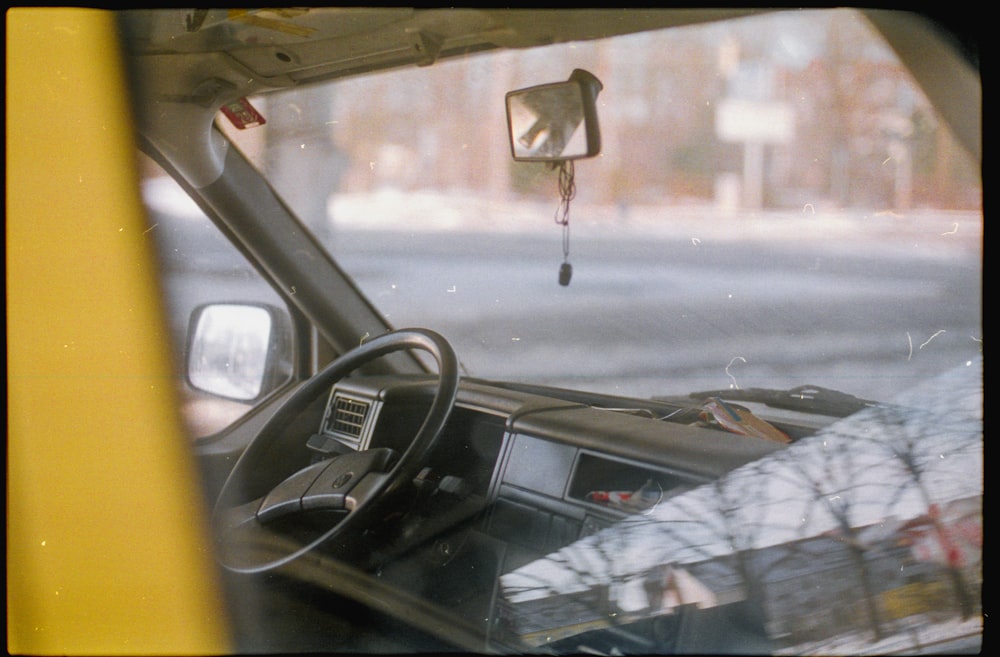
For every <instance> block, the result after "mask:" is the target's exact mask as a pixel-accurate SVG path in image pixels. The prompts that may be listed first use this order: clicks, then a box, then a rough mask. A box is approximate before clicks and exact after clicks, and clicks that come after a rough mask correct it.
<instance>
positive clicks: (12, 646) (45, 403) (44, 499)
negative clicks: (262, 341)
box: [6, 8, 230, 655]
mask: <svg viewBox="0 0 1000 657" xmlns="http://www.w3.org/2000/svg"><path fill="white" fill-rule="evenodd" d="M6 20H7V41H6V43H7V53H6V54H7V60H6V61H7V89H6V91H7V93H6V99H7V144H6V146H7V149H6V158H7V162H6V172H7V195H6V213H7V224H6V230H7V235H6V237H7V242H6V248H7V340H8V363H7V368H8V369H7V377H8V378H7V384H8V388H7V404H8V406H7V409H8V426H7V431H8V452H7V458H8V461H7V541H8V542H7V636H8V639H7V641H8V643H7V649H8V652H10V653H14V654H33V655H37V654H60V655H65V654H69V655H78V654H102V655H114V654H158V655H165V654H218V653H224V652H228V651H230V643H229V637H228V631H227V627H228V625H227V622H226V617H225V613H224V605H223V602H222V595H221V591H220V587H219V582H218V573H217V571H216V570H215V566H214V562H213V559H212V556H211V554H210V552H209V550H208V545H209V543H208V540H207V539H208V532H207V526H206V516H207V514H206V512H205V509H204V508H203V502H202V499H201V497H200V494H199V491H198V488H197V475H196V473H195V470H194V467H193V466H194V464H193V458H192V455H191V454H190V453H189V452H188V451H187V447H188V443H187V441H186V440H185V437H184V435H183V430H182V428H181V424H180V420H179V417H178V412H177V404H176V403H175V398H174V382H173V379H172V374H171V372H172V368H171V366H170V360H169V359H170V354H169V352H168V349H169V347H168V340H167V334H166V330H165V327H166V323H165V321H164V318H163V316H162V312H161V309H160V307H159V303H158V301H159V293H158V287H157V282H156V271H155V264H154V259H153V252H152V245H151V244H150V242H149V240H150V236H149V235H148V234H147V233H146V226H145V223H144V219H143V215H142V206H141V201H140V196H139V191H138V184H137V181H138V177H137V172H136V168H135V164H136V162H135V152H136V151H135V145H134V141H133V136H132V133H131V123H130V110H129V107H128V103H127V100H126V95H125V86H124V78H123V72H122V68H121V63H120V58H119V56H118V44H117V41H116V39H115V32H114V20H113V16H112V15H111V14H110V13H108V12H106V11H100V10H92V9H82V8H72V9H71V8H14V9H10V10H8V12H7V14H6Z"/></svg>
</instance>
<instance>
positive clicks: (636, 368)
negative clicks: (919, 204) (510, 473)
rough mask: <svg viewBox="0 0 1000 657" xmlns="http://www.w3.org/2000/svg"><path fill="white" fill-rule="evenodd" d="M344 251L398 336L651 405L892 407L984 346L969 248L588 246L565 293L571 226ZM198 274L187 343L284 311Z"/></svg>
mask: <svg viewBox="0 0 1000 657" xmlns="http://www.w3.org/2000/svg"><path fill="white" fill-rule="evenodd" d="M334 237H335V240H336V241H335V242H334V252H335V254H336V256H337V257H339V258H342V260H343V264H344V266H345V268H346V269H347V270H348V271H350V272H352V274H353V275H354V276H355V278H356V280H357V281H358V284H359V285H360V287H361V288H362V290H364V291H365V292H366V293H367V294H368V295H369V297H370V298H371V299H372V300H373V302H374V303H375V304H376V305H377V306H378V307H380V308H381V309H383V311H384V312H385V314H386V316H387V317H388V319H389V321H390V322H391V323H392V324H393V325H395V326H404V325H407V326H413V325H419V326H427V327H430V328H434V329H436V330H438V331H440V332H442V333H443V334H444V335H446V336H447V337H448V338H449V339H451V340H452V341H453V343H454V344H455V346H456V350H457V351H458V353H459V357H460V359H461V360H462V362H463V364H464V365H465V367H466V368H467V370H468V371H469V372H470V373H472V374H476V375H484V376H492V377H498V378H502V377H518V378H520V379H522V380H528V381H532V382H545V383H554V384H557V385H568V386H581V387H588V388H592V389H602V390H606V391H609V392H615V393H619V394H634V395H641V396H649V395H659V394H680V393H684V392H689V391H692V390H700V389H706V388H722V387H728V386H730V385H738V386H739V387H743V388H746V387H755V386H759V387H778V388H787V387H792V386H795V385H801V384H804V383H811V384H816V385H825V386H828V387H833V388H838V389H842V390H845V391H848V392H851V393H854V394H858V395H861V396H865V397H869V398H875V399H888V398H891V396H892V395H893V394H895V392H897V391H900V390H902V389H905V388H907V387H909V386H910V385H911V384H912V383H915V382H917V381H919V380H920V379H922V378H923V377H925V376H927V375H929V374H931V373H933V372H937V371H941V370H943V369H945V368H947V367H949V366H952V365H957V364H959V363H961V362H962V361H963V360H964V359H967V358H969V357H970V356H971V355H973V354H975V353H978V352H979V351H980V348H981V342H980V340H981V337H982V334H981V325H982V318H981V300H982V286H981V280H980V278H981V269H982V268H981V260H980V258H981V256H980V254H979V252H978V251H976V250H975V249H970V248H965V249H952V250H950V251H947V253H948V254H950V255H949V256H948V257H941V254H940V253H939V252H937V251H935V250H934V249H930V248H928V247H927V246H926V245H925V244H922V243H920V242H919V241H914V240H911V239H909V238H902V239H896V240H895V241H883V242H881V243H880V244H874V245H873V244H872V243H870V242H863V241H862V240H861V239H859V238H854V240H853V241H851V240H844V239H843V238H838V239H827V238H824V236H822V235H815V236H813V238H812V239H806V240H805V241H804V243H803V242H802V241H800V242H797V243H795V244H794V245H793V243H792V242H791V241H790V240H788V239H785V240H739V241H734V240H717V239H712V238H711V237H710V236H709V237H706V238H705V239H700V240H699V239H692V238H691V237H690V236H689V235H687V234H685V233H683V232H679V233H678V234H677V235H670V234H663V233H648V232H643V231H638V232H636V231H632V232H629V231H624V232H623V231H601V230H591V231H588V230H578V231H577V232H576V233H574V235H573V236H572V242H571V254H570V260H571V261H572V263H573V266H574V276H573V280H572V283H571V284H570V286H569V287H561V286H559V285H558V284H557V282H556V279H557V270H558V267H559V265H560V263H561V262H562V245H561V241H560V235H559V232H558V227H555V226H552V227H551V230H548V231H536V232H533V233H531V234H527V235H525V234H507V233H496V232H494V233H475V232H468V233H466V234H464V235H463V236H461V237H460V238H456V237H449V238H448V241H447V242H443V241H442V240H441V237H440V234H438V233H435V232H423V233H413V232H410V231H405V230H382V231H369V232H364V231H361V232H347V231H340V232H338V233H336V234H335V236H334ZM446 252H451V253H452V257H451V259H447V260H446V259H445V258H444V255H445V253H446ZM456 252H457V254H458V256H457V257H454V254H455V253H456ZM875 254H880V255H879V256H878V257H875ZM887 255H888V256H889V257H887ZM198 262H199V263H201V264H199V265H198V266H202V264H204V263H205V262H209V263H214V267H213V270H212V271H213V273H210V274H208V275H205V276H203V277H202V279H200V280H198V281H197V282H196V281H194V280H193V279H192V278H191V277H190V275H189V274H185V273H183V272H177V271H174V272H173V273H172V274H171V276H170V279H169V282H168V287H169V291H170V297H171V298H172V299H174V300H175V302H176V305H177V308H178V310H177V311H175V313H174V316H173V322H172V330H173V331H174V333H175V334H183V332H184V330H185V323H186V319H185V318H186V316H187V314H188V313H189V309H190V308H191V307H193V306H194V305H195V304H197V303H203V302H207V301H212V300H237V299H242V300H250V299H256V300H266V299H268V298H273V297H271V295H270V294H269V293H268V292H267V290H264V289H262V288H261V287H260V286H259V285H257V284H254V283H253V282H252V281H251V280H250V279H249V278H247V277H246V276H243V275H242V274H240V273H239V272H238V271H237V270H234V269H232V268H227V267H225V266H220V263H225V262H226V261H225V259H222V260H219V259H217V258H216V259H213V258H211V257H208V258H205V257H202V258H200V259H199V260H198ZM237 269H238V268H237Z"/></svg>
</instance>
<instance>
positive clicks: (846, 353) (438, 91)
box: [233, 11, 982, 400]
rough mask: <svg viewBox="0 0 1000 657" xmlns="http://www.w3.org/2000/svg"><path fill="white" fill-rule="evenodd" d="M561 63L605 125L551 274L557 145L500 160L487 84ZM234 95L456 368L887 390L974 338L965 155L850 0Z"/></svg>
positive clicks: (378, 296) (266, 156)
mask: <svg viewBox="0 0 1000 657" xmlns="http://www.w3.org/2000/svg"><path fill="white" fill-rule="evenodd" d="M574 68H586V69H588V70H591V71H593V72H594V73H595V74H596V75H597V76H598V77H599V78H600V79H601V80H602V81H603V82H604V84H605V87H606V88H605V90H604V91H603V92H602V94H601V97H600V102H599V104H598V105H599V107H598V110H599V113H600V123H601V131H602V135H603V142H604V145H603V148H602V154H601V156H600V157H598V158H594V159H591V160H585V161H583V162H580V163H579V166H578V167H577V168H576V186H577V197H576V199H575V200H574V205H573V237H572V239H573V255H574V260H573V264H574V279H573V285H572V286H571V287H569V288H564V287H561V286H559V285H558V284H557V281H556V277H555V274H554V272H556V270H557V267H558V264H559V263H560V262H561V261H562V246H561V240H562V235H561V231H560V229H559V227H558V226H556V225H554V222H553V215H554V212H555V210H556V208H557V206H558V201H559V198H558V190H557V180H556V177H555V176H556V173H555V172H554V171H552V170H550V169H547V168H545V166H544V165H541V164H533V163H514V162H511V159H510V150H509V143H508V141H507V135H506V131H505V125H506V120H505V116H504V112H505V108H504V95H505V94H506V92H507V91H509V90H511V89H519V88H524V87H527V86H532V85H535V84H539V83H544V82H548V81H551V80H561V79H566V76H567V74H568V72H569V71H571V70H573V69H574ZM445 99H447V102H445ZM254 104H255V105H256V106H257V107H258V108H259V109H260V110H261V111H262V112H263V113H264V114H265V115H266V116H267V121H268V122H267V124H266V125H265V126H263V127H262V128H259V129H256V130H247V131H243V132H241V133H239V134H235V135H234V137H235V138H236V139H237V140H238V143H239V145H240V147H241V148H242V149H243V150H244V151H245V152H246V153H248V155H249V156H250V157H251V158H252V159H253V160H254V161H255V162H256V163H257V164H258V165H259V166H260V167H261V168H262V169H263V170H264V171H265V172H266V173H267V174H268V175H269V177H270V178H271V179H272V180H273V181H274V184H275V186H276V189H277V190H278V191H279V193H281V194H282V195H283V196H284V197H285V198H286V200H288V201H289V203H290V204H291V205H292V206H293V207H295V208H296V209H297V211H298V212H299V213H300V216H301V217H302V219H303V221H304V222H305V223H306V224H307V225H308V226H309V227H310V229H311V230H312V231H313V232H314V233H315V234H316V235H317V236H318V237H319V238H320V239H321V240H322V241H323V242H324V244H326V245H327V247H328V248H329V250H330V251H331V253H332V254H333V255H334V257H335V258H337V260H338V262H339V263H340V264H341V265H342V266H343V267H344V268H345V269H346V270H347V271H348V272H349V273H350V274H351V276H352V277H353V278H354V279H355V280H356V281H357V283H358V285H359V286H360V288H361V289H362V290H363V291H364V293H365V294H366V295H367V296H368V297H369V299H371V300H372V302H373V303H374V304H375V305H376V306H377V307H378V308H379V309H380V310H381V311H382V312H383V314H384V315H385V317H386V318H387V319H388V321H389V322H390V323H391V324H392V325H394V326H408V325H416V326H429V327H433V328H434V329H435V330H438V331H440V332H442V333H443V334H444V335H446V336H447V337H448V339H449V340H450V341H452V343H453V344H455V346H456V350H457V352H458V354H459V357H460V358H461V360H462V362H463V364H464V366H465V368H466V370H467V371H468V372H469V373H471V374H475V375H478V376H482V377H487V378H498V379H515V380H519V381H523V382H529V383H545V384H553V385H561V386H572V387H575V388H584V389H590V390H595V391H602V392H609V393H613V394H625V395H635V396H643V397H648V396H653V395H667V394H680V393H685V392H687V391H690V390H698V389H715V388H727V387H740V388H744V387H762V388H775V389H789V388H793V387H795V386H798V385H802V384H815V385H823V386H826V387H829V388H833V389H837V390H843V391H846V392H849V393H852V394H855V395H858V396H860V397H864V398H868V399H877V400H883V399H889V398H892V397H893V396H894V395H895V394H896V393H897V392H898V391H900V390H903V389H906V388H908V387H911V386H912V385H914V384H916V383H918V382H920V381H922V380H924V379H925V378H926V377H928V376H931V375H933V374H936V373H939V372H941V371H944V370H947V369H949V368H950V367H952V366H954V365H955V364H956V363H959V362H963V361H965V360H967V359H968V358H969V357H971V356H974V355H976V354H978V353H979V351H980V346H981V309H980V300H981V291H982V287H981V282H980V280H981V270H982V267H981V247H982V206H981V194H982V190H981V182H980V179H979V175H978V171H977V169H976V166H975V163H972V162H969V161H968V159H967V158H966V157H965V156H964V154H963V153H962V152H961V151H960V150H959V149H958V147H957V146H956V144H955V142H954V140H953V139H952V138H951V137H950V136H949V135H948V134H947V133H946V132H945V130H944V127H943V124H942V123H941V122H940V121H938V120H937V119H936V118H935V116H934V114H933V113H932V111H931V109H930V106H929V104H928V103H927V101H926V100H925V98H924V97H923V96H922V94H921V93H920V92H919V91H918V90H917V89H916V88H915V87H914V86H913V85H912V83H911V82H910V80H909V78H908V77H907V76H906V75H905V73H904V72H903V71H902V68H901V67H900V66H899V65H898V63H897V62H896V60H895V59H894V57H893V55H892V53H891V51H889V50H888V48H886V47H885V46H884V45H883V44H881V43H880V42H877V41H876V40H875V39H874V36H873V32H872V31H871V30H870V28H869V27H868V26H867V25H866V24H865V23H863V22H862V19H860V18H859V17H858V16H857V15H856V14H854V13H852V12H850V11H820V12H810V13H807V14H806V15H805V16H793V17H787V16H779V17H754V18H750V19H746V20H744V21H741V22H739V23H737V24H735V25H729V26H708V27H692V28H685V29H679V30H670V34H661V33H658V32H650V33H645V34H636V35H632V36H629V37H627V38H623V39H616V40H606V41H597V42H593V43H576V44H570V45H567V46H553V47H550V48H545V49H541V50H539V51H537V52H524V53H520V52H515V53H504V54H503V55H501V56H499V57H492V56H490V55H482V56H479V57H476V58H471V59H470V60H469V61H467V62H447V61H445V62H441V63H440V64H437V65H435V66H434V67H430V68H427V69H418V70H415V71H406V70H404V71H399V72H393V73H389V74H386V75H379V76H370V77H359V78H351V79H344V80H341V81H337V82H335V83H334V84H331V85H330V86H329V87H316V88H314V89H311V90H309V91H307V92H295V93H290V94H286V95H276V96H274V97H273V98H267V99H263V98H261V99H255V100H254ZM734 107H735V108H740V111H739V112H736V118H738V119H739V120H735V119H734V113H733V108H734ZM727 108H728V109H727ZM233 132H235V131H233ZM262 135H266V139H265V138H264V137H263V136H262ZM265 144H266V148H265V147H264V146H265ZM359 337H360V336H359Z"/></svg>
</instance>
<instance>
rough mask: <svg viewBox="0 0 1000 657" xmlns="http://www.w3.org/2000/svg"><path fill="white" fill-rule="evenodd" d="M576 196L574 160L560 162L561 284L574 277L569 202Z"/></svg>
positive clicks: (558, 218) (565, 283)
mask: <svg viewBox="0 0 1000 657" xmlns="http://www.w3.org/2000/svg"><path fill="white" fill-rule="evenodd" d="M574 197H576V178H575V172H574V168H573V160H563V161H562V162H560V163H559V207H558V208H556V216H555V221H556V223H557V224H559V225H560V226H562V247H563V263H562V265H560V267H559V284H560V285H562V286H564V287H565V286H566V285H569V281H570V278H572V277H573V266H572V265H571V264H569V203H570V201H572V200H573V198H574Z"/></svg>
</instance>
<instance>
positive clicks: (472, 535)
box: [307, 376, 817, 638]
mask: <svg viewBox="0 0 1000 657" xmlns="http://www.w3.org/2000/svg"><path fill="white" fill-rule="evenodd" d="M433 392H434V379H433V377H421V376H415V377H399V376H373V377H352V378H349V379H345V380H342V381H340V382H338V383H337V384H336V385H335V386H334V387H333V389H332V390H331V391H330V393H329V396H328V398H327V399H326V403H325V407H324V409H323V412H322V420H321V421H320V422H319V426H318V430H317V431H316V432H315V433H313V434H312V435H311V436H310V437H309V438H308V443H307V444H308V448H309V450H311V451H312V452H313V454H314V457H313V458H314V459H316V460H322V459H327V458H330V457H331V456H333V455H336V454H340V453H346V452H347V451H352V450H366V449H373V448H390V449H392V450H395V451H396V452H400V453H401V452H402V451H403V450H404V449H405V448H406V446H407V445H408V444H409V441H410V440H411V439H412V438H413V436H414V435H415V434H416V432H417V428H418V427H419V426H420V423H421V422H422V421H423V417H424V414H425V412H426V409H427V408H428V406H429V404H430V401H431V398H432V396H433ZM540 392H542V393H545V392H548V393H549V394H539V393H540ZM573 395H574V396H573V397H572V398H568V396H566V395H562V394H561V393H560V391H559V390H551V391H546V390H537V389H519V388H517V387H514V386H512V385H511V384H496V383H491V382H485V381H478V380H471V379H463V380H462V382H461V384H460V387H459V391H458V394H457V399H456V404H455V407H454V408H453V410H452V413H451V415H450V417H449V420H448V422H447V424H446V426H445V428H444V431H443V432H442V434H441V437H440V439H439V441H438V443H437V445H436V446H435V448H434V449H433V450H432V452H431V453H430V455H429V457H428V459H427V461H426V463H425V464H423V465H424V467H423V469H422V470H421V472H420V474H419V475H418V477H417V478H416V479H415V480H414V482H413V483H414V492H413V496H414V498H413V499H412V500H410V504H408V505H407V508H406V510H405V511H403V512H401V513H400V514H399V516H398V517H395V518H394V519H393V521H392V522H393V529H392V531H391V532H390V533H385V534H383V535H382V536H381V537H380V539H379V542H378V544H374V543H373V547H372V550H373V552H375V551H379V550H381V551H382V554H381V555H380V557H381V558H379V559H378V563H379V565H378V567H377V569H376V572H377V574H378V577H379V578H380V579H382V580H383V581H386V582H389V583H391V584H392V585H393V586H397V587H399V588H400V589H404V590H406V591H407V592H408V593H411V594H414V595H416V596H418V597H420V598H422V599H425V600H428V601H430V602H432V603H439V604H441V605H442V606H444V607H447V608H448V609H452V610H458V611H459V612H460V613H461V614H462V616H463V617H464V619H465V620H466V621H468V622H469V623H472V624H477V625H478V626H479V629H480V630H481V631H482V632H484V633H485V634H486V635H487V636H490V637H493V638H497V637H501V636H502V635H503V633H504V631H505V630H504V627H505V625H504V614H505V611H504V605H503V601H502V599H501V597H500V596H499V593H498V590H497V582H498V581H499V578H500V576H501V575H503V574H504V573H508V572H510V571H512V570H515V569H517V568H519V567H521V566H522V565H524V564H526V563H529V562H530V561H533V560H535V559H537V558H539V557H541V556H544V555H546V554H549V553H551V552H554V551H556V550H559V549H560V548H562V547H564V546H566V545H569V544H570V543H573V542H574V541H576V540H578V539H580V538H582V537H585V536H588V535H590V534H593V533H595V532H598V531H600V530H601V529H603V528H605V527H608V526H610V525H612V524H614V523H615V522H618V521H619V520H621V519H623V518H625V517H627V516H628V515H631V514H635V513H641V512H643V511H644V510H646V509H648V508H650V507H651V506H653V505H655V504H657V503H659V502H660V501H662V500H664V499H668V498H670V497H671V496H674V495H677V494H679V493H681V492H683V491H686V490H689V489H691V488H693V487H696V486H698V485H701V484H704V483H706V482H710V481H713V480H714V479H716V478H718V477H720V476H721V475H723V474H725V473H726V472H728V471H730V470H732V469H734V468H736V467H739V466H740V465H743V464H745V463H748V462H750V461H754V460H756V459H759V458H761V457H763V456H765V455H766V454H769V453H771V452H773V451H775V450H777V449H781V448H782V445H780V444H777V443H775V442H772V441H768V440H764V439H761V438H753V437H747V436H741V435H736V434H733V433H729V432H726V431H722V430H719V429H718V428H711V427H706V426H703V425H702V424H701V423H699V421H698V418H699V405H698V404H697V403H696V402H694V401H692V403H691V404H690V405H684V404H672V403H667V402H658V401H650V400H624V399H620V398H612V397H606V396H602V395H586V396H585V397H581V396H580V393H573ZM781 428H782V429H783V430H784V431H786V432H788V433H789V434H790V435H803V434H807V433H811V432H813V431H814V430H815V429H816V428H817V427H813V426H808V425H807V424H800V425H794V424H785V425H782V427H781ZM386 537H389V538H390V539H391V540H388V541H387V540H385V539H386Z"/></svg>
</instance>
